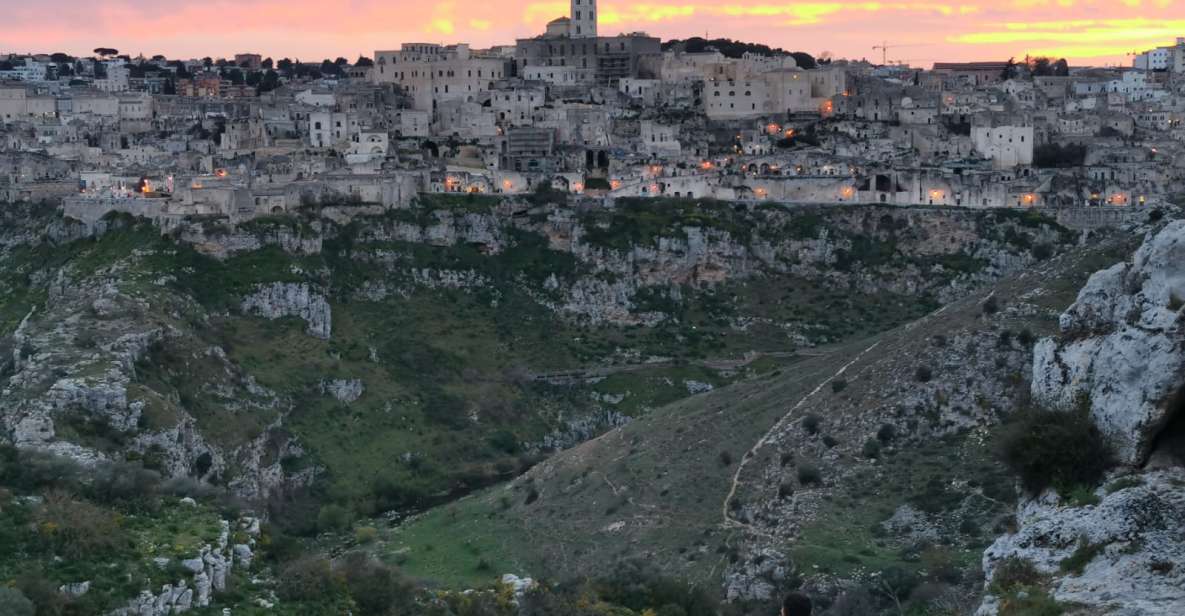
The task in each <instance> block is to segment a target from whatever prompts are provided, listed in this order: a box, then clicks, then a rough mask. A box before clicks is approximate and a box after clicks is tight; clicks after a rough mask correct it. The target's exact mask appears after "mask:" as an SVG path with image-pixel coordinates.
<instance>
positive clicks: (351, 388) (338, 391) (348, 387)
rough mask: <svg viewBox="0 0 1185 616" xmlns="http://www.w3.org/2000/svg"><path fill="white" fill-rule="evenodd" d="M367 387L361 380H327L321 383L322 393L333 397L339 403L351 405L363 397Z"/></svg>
mask: <svg viewBox="0 0 1185 616" xmlns="http://www.w3.org/2000/svg"><path fill="white" fill-rule="evenodd" d="M365 390H366V387H365V386H364V385H363V384H362V380H361V379H325V380H323V381H321V393H324V394H327V395H330V396H333V397H334V398H336V399H337V401H338V402H345V403H347V404H349V403H350V402H354V401H355V400H357V399H358V398H361V397H362V392H364V391H365Z"/></svg>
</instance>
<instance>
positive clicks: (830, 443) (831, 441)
mask: <svg viewBox="0 0 1185 616" xmlns="http://www.w3.org/2000/svg"><path fill="white" fill-rule="evenodd" d="M823 444H824V445H826V446H827V448H828V449H831V448H832V447H835V446H836V445H838V444H839V440H837V439H836V438H835V437H834V436H831V435H830V434H824V435H823Z"/></svg>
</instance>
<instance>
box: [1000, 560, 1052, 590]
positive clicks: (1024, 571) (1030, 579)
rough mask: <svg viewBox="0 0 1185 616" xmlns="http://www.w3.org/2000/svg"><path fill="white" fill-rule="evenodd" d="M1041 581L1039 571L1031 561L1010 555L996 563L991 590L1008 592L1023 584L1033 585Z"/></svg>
mask: <svg viewBox="0 0 1185 616" xmlns="http://www.w3.org/2000/svg"><path fill="white" fill-rule="evenodd" d="M1040 581H1041V573H1040V572H1039V571H1037V568H1036V567H1034V566H1033V563H1032V562H1030V561H1028V560H1026V559H1024V558H1018V557H1016V556H1011V557H1009V558H1006V559H1004V560H1002V561H1000V563H999V564H997V565H996V571H995V572H994V573H992V584H991V590H992V592H993V593H995V594H997V595H1002V594H1004V593H1007V592H1010V591H1012V590H1013V589H1015V588H1019V587H1023V586H1035V585H1036V584H1038V583H1039V582H1040Z"/></svg>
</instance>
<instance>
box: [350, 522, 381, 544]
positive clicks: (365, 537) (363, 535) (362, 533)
mask: <svg viewBox="0 0 1185 616" xmlns="http://www.w3.org/2000/svg"><path fill="white" fill-rule="evenodd" d="M378 538H379V529H377V528H375V527H373V526H359V527H358V528H357V529H356V530H354V540H355V541H357V542H358V543H361V544H363V545H365V544H367V543H374V542H375V541H376V540H377V539H378Z"/></svg>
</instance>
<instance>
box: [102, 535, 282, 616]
mask: <svg viewBox="0 0 1185 616" xmlns="http://www.w3.org/2000/svg"><path fill="white" fill-rule="evenodd" d="M237 530H238V531H239V532H237V533H235V536H238V537H244V538H245V539H246V543H237V544H233V543H232V542H231V532H230V523H229V522H227V521H226V520H223V521H222V530H221V532H220V533H219V536H218V541H217V543H215V544H213V545H210V544H207V545H205V546H203V547H202V548H201V550H200V551H199V553H198V554H197V555H196V556H194V557H192V558H185V559H181V561H180V565H181V569H183V570H185V571H187V572H188V573H189V574H190V577H189V579H182V580H178V581H177V583H176V584H165V585H163V586H162V587H161V589H160V592H156V593H154V592H152V591H149V590H144V591H141V592H140V595H139V596H137V597H136V598H135V599H132V600H131V601H129V602H128V604H127V605H126V606H124V607H121V608H118V609H116V610H113V611H111V612H109V613H108V616H167V615H169V614H180V613H182V612H187V611H189V610H190V609H195V608H203V607H207V606H209V605H210V602H211V600H212V599H213V597H214V595H216V594H217V593H220V592H222V591H224V590H226V587H227V580H228V578H229V576H230V574H231V571H232V570H233V569H234V568H235V567H236V566H238V567H242V568H243V569H250V567H251V562H252V561H253V559H254V554H253V551H252V547H253V546H254V545H255V540H256V538H257V537H259V532H260V525H259V520H258V519H257V518H252V517H244V518H241V519H239V520H238V522H237ZM164 564H165V565H167V564H168V562H167V561H166V562H165V563H164Z"/></svg>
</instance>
